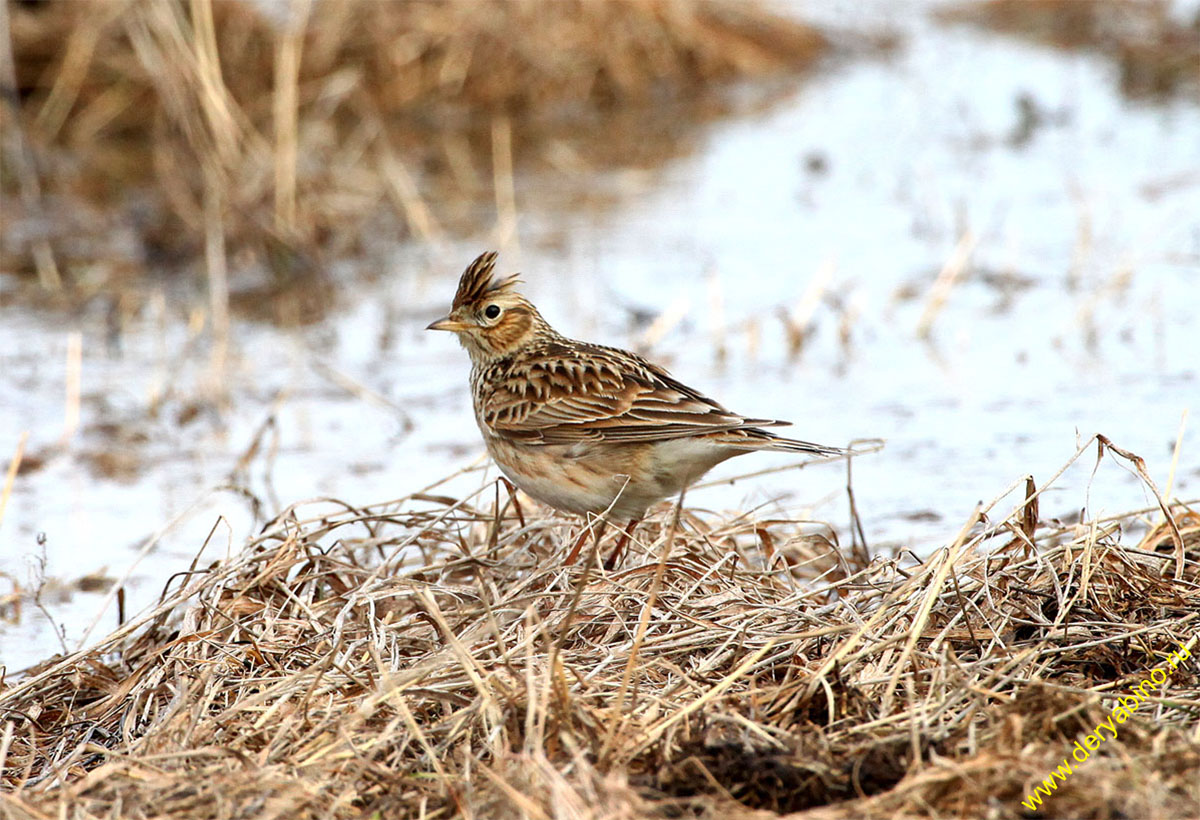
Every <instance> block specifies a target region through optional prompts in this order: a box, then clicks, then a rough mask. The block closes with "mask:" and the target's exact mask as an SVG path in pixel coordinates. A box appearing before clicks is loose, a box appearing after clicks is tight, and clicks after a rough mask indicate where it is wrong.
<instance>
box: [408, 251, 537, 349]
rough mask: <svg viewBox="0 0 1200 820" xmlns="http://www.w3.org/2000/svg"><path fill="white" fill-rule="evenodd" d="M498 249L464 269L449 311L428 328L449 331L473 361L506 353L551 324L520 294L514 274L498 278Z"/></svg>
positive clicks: (518, 280) (526, 341)
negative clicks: (456, 337)
mask: <svg viewBox="0 0 1200 820" xmlns="http://www.w3.org/2000/svg"><path fill="white" fill-rule="evenodd" d="M495 267H496V252H495V251H488V252H487V253H484V254H481V255H480V256H479V257H478V258H477V259H476V260H475V261H474V262H472V263H471V264H470V265H468V266H467V269H466V270H465V271H463V275H462V278H461V279H459V280H458V291H457V292H456V293H455V294H454V303H453V304H452V305H451V306H450V312H449V313H448V314H446V315H445V316H443V317H442V318H441V319H438V320H437V321H436V322H431V323H430V324H429V326H428V327H427V328H425V329H426V330H449V331H450V332H452V333H454V334H456V335H457V336H458V340H459V342H460V343H461V344H462V346H463V347H465V348H466V349H467V352H468V353H470V354H471V360H472V361H474V362H480V361H488V360H489V359H495V358H499V357H501V356H506V355H508V354H509V353H512V352H513V351H514V350H517V349H518V348H520V347H521V346H523V345H525V344H527V343H528V342H529V341H531V340H532V339H533V338H534V337H535V336H536V335H537V334H538V333H539V332H542V331H544V330H549V326H548V325H547V324H546V322H545V320H544V319H542V317H541V315H540V314H539V313H538V312H537V308H535V307H534V306H533V305H532V304H531V303H530V302H529V300H527V299H526V298H525V297H524V296H522V295H521V294H519V293H517V291H516V286H517V284H518V283H519V282H520V281H521V280H520V279H518V278H517V277H516V276H515V275H514V276H507V277H504V278H499V279H498V278H496V276H495Z"/></svg>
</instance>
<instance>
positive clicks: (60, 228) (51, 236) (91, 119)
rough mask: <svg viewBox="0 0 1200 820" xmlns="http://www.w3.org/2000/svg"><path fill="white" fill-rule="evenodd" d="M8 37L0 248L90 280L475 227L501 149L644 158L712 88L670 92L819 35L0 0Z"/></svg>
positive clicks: (437, 8)
mask: <svg viewBox="0 0 1200 820" xmlns="http://www.w3.org/2000/svg"><path fill="white" fill-rule="evenodd" d="M10 40H11V60H5V59H0V86H3V88H4V89H6V90H5V92H4V104H5V107H6V108H5V111H4V114H5V122H6V137H7V139H6V140H5V145H4V152H3V166H4V170H5V172H6V173H5V174H4V175H3V177H2V182H3V184H4V187H5V192H4V193H5V197H6V199H9V200H11V202H10V204H9V206H8V209H9V210H11V211H12V213H9V214H8V215H7V216H8V218H9V219H10V220H13V221H14V222H15V224H17V225H18V226H19V229H14V230H12V231H6V232H5V234H4V235H3V236H2V237H0V261H2V262H3V264H4V267H6V268H8V269H9V270H15V271H17V272H20V273H27V274H29V275H30V278H31V279H32V278H33V277H34V276H35V275H36V278H37V281H39V282H40V284H41V287H42V288H43V289H44V290H46V291H56V290H58V289H60V288H67V289H70V288H74V289H79V290H82V291H84V292H85V294H86V293H95V292H97V291H103V290H105V289H106V288H110V287H112V286H113V285H114V284H117V283H120V282H121V280H122V279H123V278H125V277H128V276H132V275H137V274H142V273H148V272H155V271H161V270H162V269H164V268H166V269H172V268H177V267H180V266H186V265H187V264H189V263H191V262H193V261H194V260H195V259H196V258H197V257H200V256H201V255H202V254H205V253H211V245H212V244H213V243H214V242H217V241H219V242H220V243H221V244H222V245H223V246H224V247H226V248H227V249H228V251H229V253H231V254H239V253H240V254H241V258H240V259H239V262H240V263H241V264H242V265H243V266H244V265H245V264H246V263H247V259H253V260H255V261H257V262H258V263H259V264H260V265H262V266H263V267H265V268H267V269H268V270H269V271H270V272H271V273H272V274H273V276H274V278H275V279H276V280H278V282H277V285H278V286H279V287H282V286H283V285H285V284H286V283H287V282H288V281H290V280H292V279H296V278H305V277H306V276H307V279H308V280H311V279H312V274H311V271H310V268H314V267H319V266H318V265H317V263H316V260H313V259H312V258H310V257H312V256H313V255H314V254H316V253H318V252H322V253H323V254H327V255H330V256H337V255H344V254H351V253H355V252H357V251H359V250H361V246H362V243H364V242H367V241H369V240H371V239H373V238H374V237H376V236H386V237H389V238H404V237H405V236H412V237H416V238H420V239H422V240H426V241H429V240H434V241H436V240H438V239H439V238H440V237H441V236H442V235H443V234H444V233H446V232H449V231H452V230H455V229H458V230H463V229H464V228H469V229H471V230H477V229H478V228H479V225H478V221H479V211H480V207H479V206H480V199H481V196H483V197H491V195H492V193H493V187H494V186H495V187H496V188H497V190H498V189H499V188H501V187H504V186H505V185H510V183H508V182H505V181H504V180H497V177H498V176H499V175H502V174H503V173H506V172H511V169H512V167H513V163H514V159H515V160H522V159H524V160H526V161H528V160H530V159H533V158H535V157H543V158H545V160H546V162H547V163H548V164H549V165H551V166H552V167H554V168H555V169H557V170H558V171H559V172H563V171H565V172H568V173H571V172H575V173H582V172H586V171H587V170H589V169H590V168H592V167H594V166H595V165H604V164H612V163H616V164H624V165H628V164H637V163H638V162H639V160H640V161H644V162H647V163H650V164H657V163H658V162H660V161H661V160H662V159H663V158H664V157H666V156H670V155H673V154H674V153H677V152H679V151H683V150H686V146H687V145H688V144H689V140H688V139H686V138H685V135H686V134H687V133H689V132H690V131H692V130H694V128H693V126H695V125H696V124H698V123H699V122H702V121H704V119H705V115H706V113H707V114H708V115H710V116H711V113H712V109H713V105H711V104H710V105H708V106H703V105H701V106H700V107H699V108H690V109H689V111H688V113H687V114H686V115H685V114H683V113H682V112H681V111H679V110H676V106H674V105H672V104H673V103H678V102H682V101H685V100H687V101H694V100H696V99H697V98H703V97H704V96H705V92H711V91H713V90H715V89H716V88H718V87H720V86H721V85H722V84H723V83H725V82H726V81H729V80H735V79H739V78H754V77H763V76H767V75H772V74H786V73H789V72H793V73H794V72H795V71H797V70H801V69H805V68H808V67H810V66H812V65H813V63H814V62H815V61H816V59H817V58H818V57H819V56H820V55H822V54H823V53H825V51H826V50H827V45H828V44H827V41H826V38H825V36H824V35H822V34H821V33H820V32H818V31H816V30H815V29H814V28H812V27H810V26H806V25H803V24H801V23H799V22H796V21H794V20H791V19H788V18H786V17H783V16H781V15H779V14H776V13H772V12H771V11H769V10H768V9H767V8H766V7H764V6H762V5H760V4H758V3H748V2H744V1H743V0H707V2H680V0H642V1H641V2H633V3H623V2H619V3H608V2H592V0H520V1H519V2H517V1H514V2H508V0H412V2H357V0H320V2H310V0H291V2H283V3H257V2H250V0H239V1H238V2H233V1H232V0H229V1H227V2H212V0H190V2H182V0H150V1H145V0H143V1H141V2H139V1H138V0H92V2H86V3H81V2H67V1H66V0H58V2H46V3H21V4H5V5H4V6H3V7H0V57H3V56H4V54H3V52H5V51H7V48H6V47H7V46H8V45H9V42H10ZM6 64H7V65H8V66H9V67H8V69H7V70H5V66H6ZM5 75H7V76H5ZM718 107H719V106H718ZM10 124H11V125H12V126H13V127H12V128H9V127H8V126H9V125H10ZM10 171H11V173H10ZM485 201H486V200H485ZM501 204H502V203H501ZM315 289H316V288H315V285H314V283H313V282H312V281H305V283H304V290H305V291H307V292H310V293H311V292H313V291H314V290H315ZM327 298H328V293H318V294H317V295H316V296H314V297H312V300H311V301H312V304H311V305H310V307H312V308H313V309H316V308H317V306H319V305H320V304H321V303H323V302H325V301H327Z"/></svg>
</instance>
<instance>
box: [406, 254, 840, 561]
mask: <svg viewBox="0 0 1200 820" xmlns="http://www.w3.org/2000/svg"><path fill="white" fill-rule="evenodd" d="M495 265H496V254H495V253H494V252H489V253H485V254H483V255H481V256H480V257H479V258H478V259H476V260H475V261H474V262H472V263H471V264H470V266H469V267H468V268H467V269H466V271H464V272H463V275H462V278H461V279H460V280H459V283H458V292H457V293H455V294H454V304H453V305H452V306H451V309H450V313H449V314H447V315H446V316H445V317H443V318H441V319H438V320H437V321H436V322H433V323H432V324H430V325H429V327H428V328H427V329H428V330H449V331H451V332H453V333H455V334H457V336H458V340H459V342H460V343H461V344H462V346H463V347H465V348H466V349H467V353H469V354H470V356H471V397H472V399H473V402H474V405H475V420H476V421H477V422H478V424H479V429H480V431H481V432H482V433H483V440H484V443H485V444H486V445H487V450H488V453H490V454H491V456H492V458H493V459H495V461H496V464H498V465H499V466H500V470H501V471H502V472H503V473H504V475H505V476H507V477H508V479H509V480H510V481H512V483H513V484H515V485H516V486H517V487H519V488H520V489H522V490H524V491H525V492H526V493H528V494H529V495H530V496H532V497H533V498H534V499H536V500H537V501H540V502H542V503H543V504H547V505H549V506H551V507H554V508H555V509H558V510H563V511H565V512H571V513H577V514H580V515H587V514H589V513H590V514H593V515H598V516H599V515H604V516H609V517H611V518H615V519H621V520H625V519H628V521H629V524H628V525H627V526H626V528H625V533H624V535H623V536H622V537H621V540H620V542H619V543H618V545H617V547H616V549H615V550H614V554H613V557H612V558H610V559H609V562H610V563H611V562H612V561H614V560H615V558H616V556H617V555H618V554H619V553H620V551H621V549H622V547H623V546H624V544H625V541H626V540H627V539H628V537H629V535H630V534H631V533H632V531H633V528H634V527H635V526H636V525H637V523H638V521H640V520H641V518H642V516H643V515H644V514H645V512H646V509H647V508H648V507H650V505H652V504H654V503H655V502H657V501H661V500H662V499H664V498H667V497H668V496H672V495H676V494H678V493H680V492H682V491H683V490H684V489H686V488H687V487H688V486H689V485H691V484H692V483H693V482H695V481H696V480H697V479H699V478H700V477H701V476H702V475H704V474H705V473H706V472H708V471H709V470H710V469H712V468H713V467H714V466H716V465H717V464H720V463H721V462H722V461H725V460H726V459H728V458H732V457H733V456H740V455H743V454H745V453H752V452H755V451H757V450H784V451H787V452H793V453H808V454H811V455H816V456H834V455H844V454H846V453H847V451H846V450H843V449H840V448H838V447H827V446H825V445H823V444H813V443H812V442H809V441H799V440H797V439H790V438H784V437H783V436H779V435H776V434H775V433H772V432H770V431H768V430H765V429H763V428H766V427H779V426H785V425H788V424H790V422H786V421H776V420H773V419H752V418H747V417H745V416H742V415H739V414H737V413H734V412H731V411H729V410H726V409H725V408H724V407H722V406H721V405H720V404H718V403H717V402H715V401H713V400H712V399H710V398H708V397H707V396H705V395H703V394H701V393H700V392H698V391H696V390H694V389H692V388H691V387H688V386H687V385H685V384H683V383H682V382H679V381H676V380H675V379H674V378H673V377H672V376H671V375H670V374H669V373H667V371H666V370H664V369H662V368H661V367H659V366H658V365H656V364H652V363H651V362H648V361H646V360H645V359H643V358H642V357H641V356H639V355H637V354H636V353H630V352H629V351H626V350H619V349H617V348H613V347H604V346H602V345H596V344H591V343H589V342H579V341H575V340H573V339H568V338H566V337H565V336H562V335H561V334H559V333H558V332H557V331H556V330H554V328H552V327H550V325H549V324H547V322H546V320H545V319H543V318H542V315H541V314H540V313H538V310H537V308H535V307H534V306H533V305H532V304H531V303H530V302H529V301H528V300H527V299H525V298H524V297H523V296H521V294H519V293H517V291H516V285H517V284H518V282H519V280H518V279H517V277H516V276H509V277H506V278H496V277H495V275H494V269H495ZM601 526H603V524H601ZM584 534H586V530H585V531H584V533H581V536H580V540H579V541H578V542H577V543H576V545H575V547H574V549H572V551H571V554H570V555H569V556H568V558H567V561H568V563H569V562H571V561H573V560H574V559H575V557H576V555H577V554H578V551H579V548H580V546H581V545H582V543H583V536H584ZM596 540H597V543H598V542H599V534H598V533H597V536H596Z"/></svg>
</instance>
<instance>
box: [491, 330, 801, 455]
mask: <svg viewBox="0 0 1200 820" xmlns="http://www.w3.org/2000/svg"><path fill="white" fill-rule="evenodd" d="M487 383H488V386H489V389H488V391H487V395H486V396H485V397H484V399H483V402H482V406H481V415H482V420H483V422H484V423H485V424H486V425H487V426H488V427H489V428H490V429H491V430H492V431H493V432H495V433H496V434H498V435H501V436H504V437H506V438H511V439H516V440H520V441H525V442H528V443H538V444H571V443H575V442H581V441H610V442H637V441H655V440H661V439H673V438H687V437H690V436H699V435H706V434H709V433H719V432H723V431H729V430H739V429H745V428H748V427H772V426H778V425H784V424H787V422H782V421H774V420H771V419H748V418H746V417H744V416H740V415H738V414H737V413H733V412H730V411H729V410H726V409H725V408H724V407H722V406H721V405H719V404H717V403H716V402H715V401H713V400H712V399H710V398H707V397H706V396H704V395H702V394H700V393H698V392H697V391H695V390H693V389H692V388H690V387H688V386H687V385H685V384H682V383H680V382H678V381H676V380H675V379H674V378H672V377H671V375H670V374H669V373H667V372H666V371H665V370H663V369H662V368H660V367H658V366H657V365H654V364H651V363H650V362H647V361H646V360H645V359H643V358H641V357H640V356H636V355H635V354H632V353H627V352H625V351H621V350H615V349H612V348H605V347H600V346H599V345H584V344H583V343H573V344H571V345H569V346H568V345H556V346H554V347H553V348H550V349H548V350H547V351H544V352H542V353H540V354H539V355H535V356H530V357H527V358H525V359H523V360H522V361H520V362H519V363H515V364H513V365H512V366H510V367H508V368H506V369H505V370H504V371H503V372H502V373H496V374H493V378H490V379H488V380H487Z"/></svg>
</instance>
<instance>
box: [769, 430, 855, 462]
mask: <svg viewBox="0 0 1200 820" xmlns="http://www.w3.org/2000/svg"><path fill="white" fill-rule="evenodd" d="M762 432H763V436H764V438H765V439H766V440H765V441H764V442H763V449H765V450H781V451H783V452H787V453H808V454H809V455H814V456H845V455H850V454H851V453H852V452H853V451H851V450H846V449H844V448H842V447H830V446H829V445H827V444H815V443H814V442H811V441H801V440H800V439H796V438H784V437H783V436H778V435H776V434H774V433H768V432H767V431H766V430H763V431H762Z"/></svg>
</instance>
